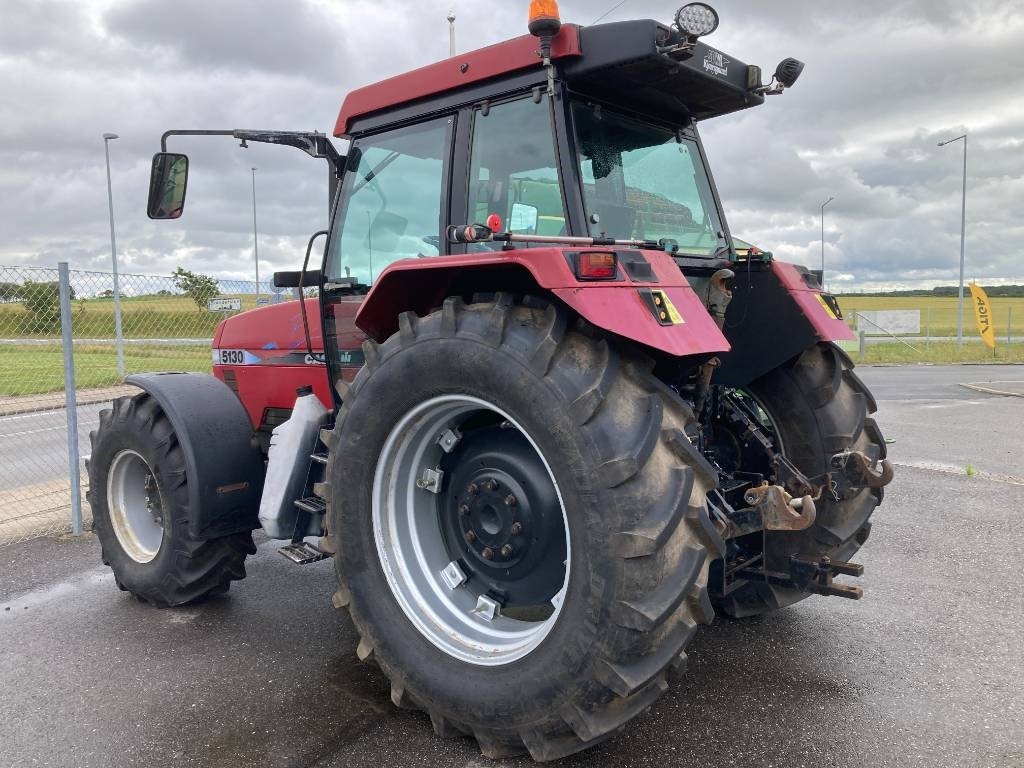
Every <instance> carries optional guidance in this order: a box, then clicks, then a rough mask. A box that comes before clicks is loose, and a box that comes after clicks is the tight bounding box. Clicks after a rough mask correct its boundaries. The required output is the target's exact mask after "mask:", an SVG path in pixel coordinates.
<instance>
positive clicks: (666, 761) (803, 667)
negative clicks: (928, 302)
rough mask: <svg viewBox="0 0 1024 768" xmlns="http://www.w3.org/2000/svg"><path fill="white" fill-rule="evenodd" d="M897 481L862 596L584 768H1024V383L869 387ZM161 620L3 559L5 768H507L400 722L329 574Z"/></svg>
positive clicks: (257, 583)
mask: <svg viewBox="0 0 1024 768" xmlns="http://www.w3.org/2000/svg"><path fill="white" fill-rule="evenodd" d="M858 373H860V374H861V376H862V378H864V379H865V381H867V383H868V384H869V386H871V387H872V388H873V390H874V392H875V394H876V396H877V397H878V400H879V414H878V421H879V423H880V424H881V426H882V429H883V430H884V432H885V433H886V436H887V437H889V438H891V439H894V440H895V442H894V444H893V445H891V446H890V455H891V457H892V458H893V459H894V461H895V462H896V464H897V476H896V480H895V481H894V483H893V484H892V485H891V486H890V487H889V488H888V489H887V493H886V501H885V504H884V505H883V506H882V507H881V508H880V509H879V511H878V512H877V513H876V515H875V517H874V518H873V520H874V528H873V531H872V534H871V538H870V540H869V541H868V543H867V545H866V546H865V547H864V549H863V550H862V551H861V553H860V554H859V556H858V557H857V560H858V561H860V562H862V563H863V564H864V565H865V568H866V573H865V576H864V578H863V579H861V580H860V584H861V586H863V587H864V589H865V596H864V598H863V600H861V601H859V602H852V601H848V600H840V599H835V598H817V597H816V598H811V599H809V600H806V601H804V602H802V603H800V604H799V605H797V606H794V607H792V608H790V609H787V610H784V611H781V612H778V613H775V614H772V615H769V616H766V617H762V618H759V619H754V620H745V621H728V620H716V622H715V623H714V625H713V626H711V627H707V628H705V629H704V630H703V631H702V632H701V633H700V634H699V635H698V637H697V639H696V640H695V641H694V643H693V644H692V646H691V648H690V651H689V656H690V662H689V667H688V669H687V671H686V673H685V674H684V675H682V676H681V677H679V678H678V679H677V680H676V681H675V683H674V685H673V686H672V688H671V690H670V691H669V693H668V694H666V695H665V696H664V697H663V698H661V699H660V700H659V701H658V703H657V704H656V705H655V706H654V707H653V708H652V709H651V710H650V711H649V712H648V713H646V714H644V715H642V716H641V717H639V718H638V719H636V720H634V721H633V722H632V723H631V724H630V725H629V726H628V727H627V729H626V730H625V731H624V732H623V733H622V734H621V735H619V736H617V737H616V738H614V739H612V740H611V741H609V742H607V743H605V744H604V745H602V746H600V747H598V748H596V749H594V750H591V751H589V752H586V753H583V754H582V755H579V756H576V757H575V758H572V759H569V760H566V761H563V764H565V765H574V766H577V765H578V766H711V765H713V766H786V767H787V768H788V767H789V766H792V767H794V768H796V767H798V766H814V767H815V768H821V767H822V766H840V765H841V766H844V767H845V768H850V767H853V766H901V767H903V766H993V767H994V768H995V767H998V768H1003V767H1004V766H1024V691H1022V687H1021V681H1022V680H1024V641H1022V638H1024V597H1022V594H1024V593H1022V590H1021V589H1020V588H1019V586H1017V585H1018V582H1019V580H1020V553H1021V552H1022V551H1024V529H1022V526H1021V510H1022V509H1024V468H1022V466H1021V460H1020V456H1021V453H1022V449H1024V440H1022V438H1021V435H1020V427H1021V424H1022V423H1024V398H1019V397H1004V396H998V395H991V394H986V393H983V392H980V391H977V390H970V389H966V388H964V387H962V386H960V384H962V383H969V382H974V383H977V382H985V381H1000V382H1005V381H1017V382H1024V368H1013V367H999V368H995V367H986V368H980V367H948V368H944V367H915V368H868V369H858ZM248 572H249V578H248V579H246V580H245V581H243V582H241V583H236V584H235V585H234V586H233V587H232V590H231V592H230V593H229V595H227V596H225V597H223V598H217V599H214V600H212V601H210V602H208V603H206V604H204V605H200V606H193V607H187V608H181V609H174V610H164V611H159V610H155V609H152V608H150V607H148V606H146V605H143V604H140V603H138V602H135V601H134V600H133V599H131V598H129V597H128V596H127V595H125V594H124V593H122V592H119V591H118V590H117V588H116V587H115V586H114V582H113V578H112V576H111V575H110V572H109V571H108V570H107V569H106V568H104V567H102V566H101V565H100V563H99V553H98V546H97V544H96V542H95V541H94V540H92V539H91V538H85V539H78V540H61V541H58V540H39V541H34V542H28V543H26V544H21V545H16V546H11V547H6V548H0V680H2V687H0V767H2V768H6V767H7V766H12V767H13V766H18V767H19V768H20V767H21V766H61V767H65V766H67V767H68V768H72V767H74V768H89V767H92V766H96V767H97V768H120V767H121V766H147V767H150V768H160V767H161V766H225V767H231V766H281V767H285V766H287V767H289V768H291V767H293V766H294V767H295V768H298V767H299V766H303V767H313V766H317V767H327V766H338V767H340V766H345V768H357V767H358V766H367V767H372V768H381V767H382V766H403V767H404V766H458V767H459V768H462V767H463V766H466V767H467V768H468V767H469V766H492V767H493V768H506V767H507V766H518V765H528V762H527V761H525V760H511V761H497V762H492V761H488V760H486V759H485V758H483V757H481V756H480V755H479V752H478V750H477V748H476V746H475V745H474V744H473V743H472V742H471V741H469V740H466V739H455V740H445V741H442V740H440V739H438V738H436V737H435V736H434V734H433V732H432V730H431V728H430V723H429V720H428V718H427V717H426V716H425V715H422V714H420V713H417V712H409V711H404V710H398V709H396V708H394V707H393V706H392V704H391V701H390V695H389V686H388V684H387V682H386V680H385V679H384V677H383V676H382V675H381V674H380V673H379V672H378V671H377V670H376V668H374V667H371V666H367V665H364V664H360V663H359V662H358V661H357V660H356V656H355V645H356V637H355V633H354V631H353V629H352V627H351V625H350V624H349V621H348V619H347V617H346V616H345V615H344V614H343V613H339V612H337V611H335V610H334V609H333V608H332V607H331V604H330V600H329V596H330V594H331V592H332V591H333V586H332V585H333V574H332V570H331V566H330V564H329V563H318V564H315V565H309V566H302V567H300V566H295V565H292V564H291V563H289V562H288V561H287V560H285V559H284V558H283V557H281V556H280V555H279V554H277V552H276V546H275V545H274V544H273V543H272V542H268V541H266V540H262V541H261V543H260V547H259V552H258V554H257V555H256V556H255V557H253V558H251V559H250V560H249V561H248Z"/></svg>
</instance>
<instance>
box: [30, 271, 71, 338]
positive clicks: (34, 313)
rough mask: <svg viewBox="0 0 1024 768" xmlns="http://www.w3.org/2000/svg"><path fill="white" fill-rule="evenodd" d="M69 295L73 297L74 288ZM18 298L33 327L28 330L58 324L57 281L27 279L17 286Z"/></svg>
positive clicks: (46, 327)
mask: <svg viewBox="0 0 1024 768" xmlns="http://www.w3.org/2000/svg"><path fill="white" fill-rule="evenodd" d="M70 297H71V298H72V299H74V298H75V290H74V288H72V289H71V294H70ZM18 298H19V299H21V302H22V304H23V305H24V307H25V311H26V312H28V314H29V316H30V318H31V322H32V325H33V327H32V328H30V329H29V330H30V331H37V330H38V331H48V330H52V329H54V328H56V327H57V326H59V325H60V287H59V286H58V285H57V283H35V282H32V281H31V280H28V281H26V282H25V284H24V285H21V286H19V288H18Z"/></svg>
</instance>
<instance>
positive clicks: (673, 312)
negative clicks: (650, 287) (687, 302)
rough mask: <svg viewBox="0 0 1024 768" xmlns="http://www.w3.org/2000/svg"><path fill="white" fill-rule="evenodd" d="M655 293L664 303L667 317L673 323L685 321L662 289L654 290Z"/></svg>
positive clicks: (678, 323)
mask: <svg viewBox="0 0 1024 768" xmlns="http://www.w3.org/2000/svg"><path fill="white" fill-rule="evenodd" d="M655 295H656V296H658V297H660V298H661V300H662V301H663V302H664V304H665V311H666V312H668V318H669V320H671V321H672V322H673V324H675V325H682V324H683V323H685V322H686V321H685V320H683V316H682V315H680V314H679V310H678V309H676V305H675V304H673V303H672V299H670V298H669V297H668V294H667V293H665V292H664V291H655Z"/></svg>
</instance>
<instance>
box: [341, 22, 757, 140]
mask: <svg viewBox="0 0 1024 768" xmlns="http://www.w3.org/2000/svg"><path fill="white" fill-rule="evenodd" d="M538 48H539V42H538V40H537V38H535V37H533V36H531V35H523V36H522V37H516V38H513V39H511V40H507V41H505V42H502V43H498V44H496V45H491V46H488V47H486V48H481V49H479V50H476V51H472V52H469V53H466V54H462V55H459V56H454V57H452V58H450V59H445V60H444V61H439V62H437V63H435V64H430V65H428V66H426V67H421V68H420V69H415V70H412V71H411V72H406V73H404V74H401V75H398V76H396V77H392V78H389V79H387V80H382V81H380V82H378V83H374V84H373V85H368V86H365V87H363V88H358V89H356V90H354V91H352V92H351V93H349V94H348V96H346V98H345V101H344V103H343V104H342V105H341V112H340V113H339V115H338V120H337V123H336V124H335V126H334V135H335V136H337V137H339V138H341V137H348V136H351V135H352V134H353V133H357V132H359V130H360V127H359V126H358V125H356V124H357V122H359V121H361V120H362V119H363V118H367V117H371V116H374V117H376V116H381V117H383V118H385V122H386V121H387V120H386V118H387V114H386V113H388V112H390V111H391V110H394V109H397V108H399V107H403V108H408V107H410V106H411V105H414V104H416V103H422V102H428V104H426V105H425V110H424V111H429V110H430V104H429V102H430V101H431V100H432V99H433V100H436V99H437V98H438V97H440V96H441V95H442V94H448V93H452V92H457V91H459V90H462V89H464V88H467V87H468V86H471V85H476V86H478V87H477V88H474V89H472V90H473V91H474V93H475V94H476V97H477V98H479V91H480V88H481V87H486V86H484V85H483V83H484V82H485V81H489V80H498V79H501V78H504V77H508V76H510V75H515V74H522V73H523V72H524V71H526V72H528V71H529V70H535V72H536V75H537V81H538V82H541V81H542V79H543V77H544V74H543V68H542V67H541V62H540V58H539V56H538ZM551 53H552V60H553V61H554V63H555V70H556V77H558V78H559V79H560V80H562V81H564V82H566V83H567V84H568V86H569V88H570V89H571V90H572V91H574V92H576V93H579V94H582V95H585V96H589V97H592V98H594V99H596V100H598V101H606V102H609V103H612V104H616V105H619V106H622V107H624V108H627V109H630V110H633V111H635V112H638V113H640V114H649V115H657V116H658V117H660V118H662V119H663V120H665V121H671V122H677V123H683V124H685V123H688V122H690V121H691V120H706V119H708V118H711V117H717V116H719V115H724V114H728V113H730V112H735V111H737V110H740V109H746V108H748V107H752V106H756V105H758V104H762V103H763V102H764V97H763V96H762V95H761V94H760V93H758V92H757V91H756V90H755V89H756V88H757V87H758V86H759V85H760V81H761V72H760V69H758V68H757V67H751V66H748V65H747V64H744V63H743V62H742V61H738V60H737V59H735V58H734V57H732V56H729V55H726V54H724V53H723V52H721V51H719V50H717V49H715V48H712V47H711V46H709V45H706V44H705V43H703V42H700V41H696V42H694V41H690V40H687V39H685V38H684V37H683V36H682V35H681V33H680V32H678V31H677V30H675V29H673V28H671V27H668V26H666V25H664V24H660V23H659V22H656V21H652V20H650V19H641V20H634V21H620V22H613V23H609V24H598V25H595V26H591V27H578V26H576V25H573V24H566V25H564V26H563V27H562V29H561V31H560V32H559V33H558V35H557V36H556V37H555V38H554V40H553V41H552V51H551ZM402 111H403V113H404V114H405V115H406V116H408V110H407V109H403V110H402ZM372 122H373V123H374V124H377V125H379V124H380V123H381V120H373V121H372ZM362 130H365V128H364V129H362Z"/></svg>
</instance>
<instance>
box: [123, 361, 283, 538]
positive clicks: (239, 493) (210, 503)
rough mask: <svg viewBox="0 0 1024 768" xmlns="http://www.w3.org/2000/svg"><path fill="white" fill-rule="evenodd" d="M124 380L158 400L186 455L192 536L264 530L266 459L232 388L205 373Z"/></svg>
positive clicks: (213, 536) (214, 535) (186, 478)
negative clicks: (261, 516)
mask: <svg viewBox="0 0 1024 768" xmlns="http://www.w3.org/2000/svg"><path fill="white" fill-rule="evenodd" d="M125 381H126V382H127V383H128V384H132V385H134V386H136V387H139V388H140V389H142V390H144V391H145V392H146V393H147V394H149V395H150V396H151V397H153V399H155V400H156V401H157V403H158V404H159V405H160V408H161V409H162V410H163V412H164V413H165V414H167V418H168V419H169V420H170V422H171V426H172V427H174V434H175V437H176V438H177V440H178V444H179V445H180V446H181V450H182V453H183V454H184V457H185V480H186V482H187V483H188V495H189V510H190V511H191V515H190V518H189V534H190V535H191V536H192V538H195V539H215V538H219V537H221V536H227V535H228V534H232V533H238V532H240V531H250V530H252V529H254V528H259V527H260V523H259V506H260V497H261V496H262V495H263V479H264V474H265V469H264V463H263V456H262V454H261V453H260V451H259V449H258V448H257V447H256V445H255V444H254V442H253V439H252V438H253V429H252V424H251V422H250V421H249V416H248V414H247V413H246V411H245V408H244V407H243V406H242V403H241V402H240V401H239V400H238V398H237V397H235V394H234V393H233V392H232V391H231V390H230V389H228V387H227V385H226V384H224V383H223V382H222V381H220V380H218V379H216V378H214V377H213V376H210V375H208V374H205V373H142V374H137V375H134V376H129V377H128V378H127V379H125Z"/></svg>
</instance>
